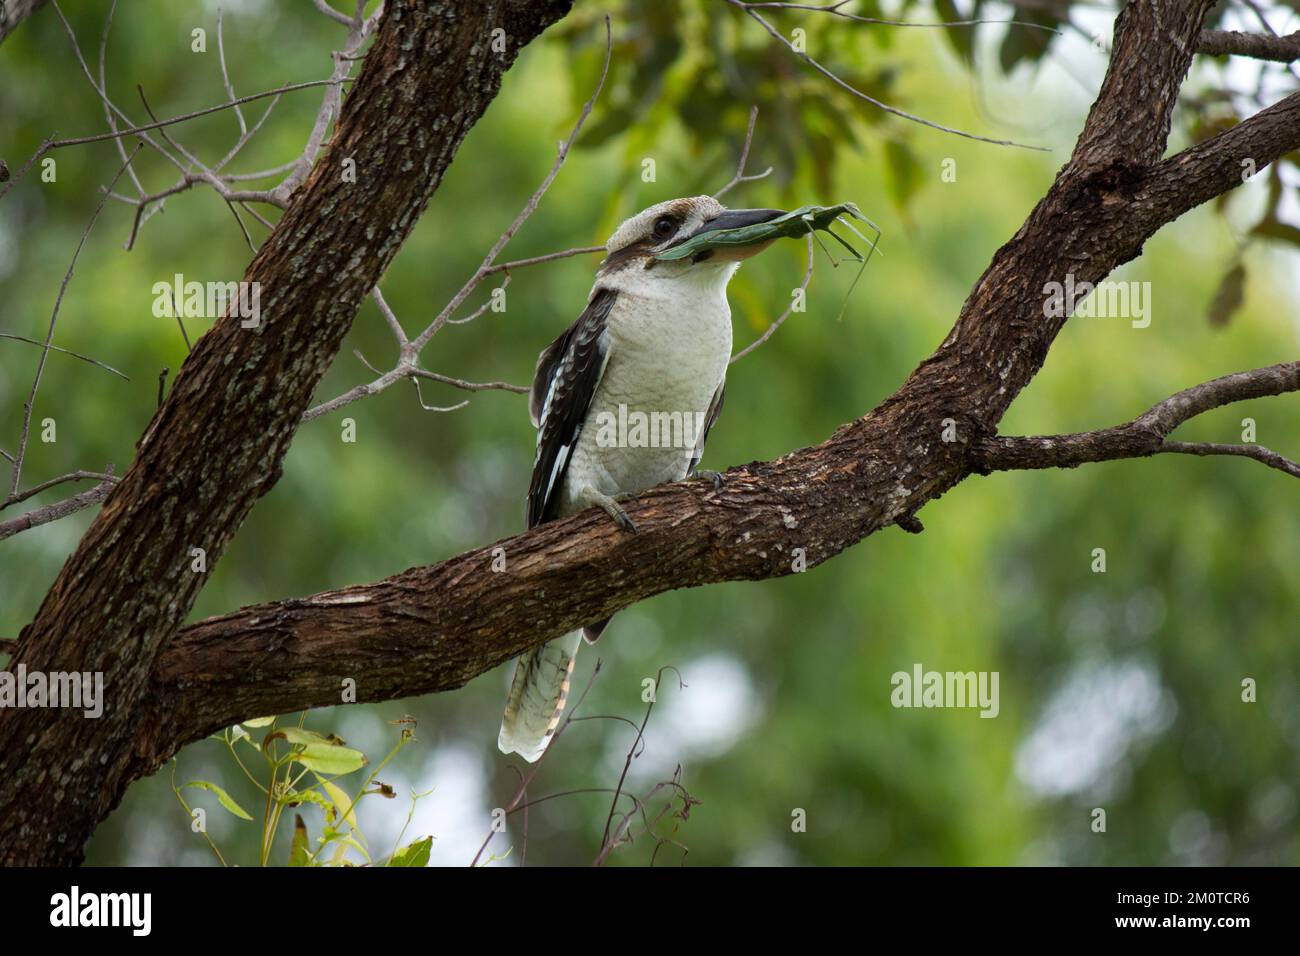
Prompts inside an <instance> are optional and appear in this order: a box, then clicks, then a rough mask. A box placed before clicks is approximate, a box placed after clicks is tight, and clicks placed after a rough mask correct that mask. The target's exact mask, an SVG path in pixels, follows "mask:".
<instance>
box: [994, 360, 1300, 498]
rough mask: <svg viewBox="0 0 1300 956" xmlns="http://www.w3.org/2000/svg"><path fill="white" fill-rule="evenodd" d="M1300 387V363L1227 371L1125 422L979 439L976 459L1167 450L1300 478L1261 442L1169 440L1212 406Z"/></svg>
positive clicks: (1029, 463)
mask: <svg viewBox="0 0 1300 956" xmlns="http://www.w3.org/2000/svg"><path fill="white" fill-rule="evenodd" d="M1295 391H1300V362H1283V363H1281V364H1280V365H1270V366H1268V367H1267V368H1257V369H1254V370H1253V371H1249V372H1237V373H1236V374H1233V375H1225V376H1223V377H1222V378H1216V379H1214V380H1213V381H1210V382H1204V383H1202V384H1200V385H1194V386H1192V387H1191V388H1186V389H1183V390H1182V391H1181V392H1178V393H1177V394H1176V395H1172V396H1170V397H1169V398H1166V399H1165V400H1164V401H1162V402H1159V403H1157V404H1156V405H1153V406H1152V407H1151V408H1150V409H1148V410H1147V411H1146V412H1144V413H1143V414H1141V415H1139V416H1138V417H1137V418H1135V419H1133V420H1132V421H1130V422H1126V423H1125V424H1123V425H1116V426H1114V427H1112V428H1105V429H1101V430H1099V431H1092V432H1078V433H1074V434H1070V435H1050V436H1033V437H1023V438H1022V437H1002V436H999V437H995V438H987V439H983V440H981V441H979V442H978V443H976V445H975V446H974V447H973V448H972V450H971V455H972V459H973V460H974V461H975V462H976V463H977V466H978V467H979V469H980V470H983V471H1012V470H1018V469H1026V468H1074V467H1077V466H1078V465H1082V464H1084V463H1086V462H1095V461H1115V460H1117V459H1121V458H1145V457H1147V456H1149V455H1156V454H1160V453H1162V452H1171V453H1177V454H1184V455H1241V456H1245V457H1248V458H1254V459H1255V460H1257V461H1260V462H1263V463H1264V464H1266V465H1268V466H1270V467H1272V468H1277V469H1279V470H1280V471H1283V472H1285V473H1286V474H1289V475H1291V476H1292V477H1295V478H1300V465H1296V464H1295V463H1294V462H1292V461H1290V460H1288V459H1286V458H1284V457H1283V456H1281V455H1279V454H1278V453H1276V452H1274V451H1270V450H1269V449H1267V448H1264V447H1262V446H1260V445H1221V444H1211V443H1188V442H1171V441H1167V440H1166V439H1167V438H1168V436H1169V434H1170V432H1172V431H1173V430H1174V429H1175V428H1177V427H1178V426H1179V425H1181V424H1183V423H1184V422H1186V421H1188V420H1189V419H1192V418H1195V417H1196V416H1197V415H1200V414H1203V413H1204V412H1207V411H1209V410H1210V409H1214V408H1220V407H1222V406H1224V405H1230V404H1232V403H1234V402H1242V401H1246V400H1248V399H1252V398H1264V397H1266V396H1270V395H1282V394H1284V393H1286V392H1295Z"/></svg>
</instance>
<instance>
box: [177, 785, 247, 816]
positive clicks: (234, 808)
mask: <svg viewBox="0 0 1300 956" xmlns="http://www.w3.org/2000/svg"><path fill="white" fill-rule="evenodd" d="M190 787H197V788H198V789H200V790H207V791H208V792H209V793H214V794H216V796H217V802H218V803H220V804H221V805H222V806H223V807H225V808H226V809H227V810H229V811H230V812H231V813H233V814H234V815H235V816H237V817H239V819H241V820H251V819H253V818H252V817H250V816H249V815H248V814H247V813H246V812H244V808H243V807H241V806H240V805H239V804H237V803H236V802H235V801H234V799H233V798H232V797H231V796H230V794H228V793H226V791H224V790H222V789H221V788H220V787H218V786H217V785H216V784H215V783H208V782H207V781H206V780H191V781H190V782H189V783H187V784H186V785H185V786H183V787H181V789H182V790H188V789H189V788H190Z"/></svg>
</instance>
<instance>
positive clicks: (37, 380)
mask: <svg viewBox="0 0 1300 956" xmlns="http://www.w3.org/2000/svg"><path fill="white" fill-rule="evenodd" d="M140 149H141V147H139V146H136V148H135V149H133V150H132V151H131V154H130V155H129V156H128V157H127V159H126V162H125V163H123V164H122V166H121V168H119V169H118V171H117V173H116V174H115V175H114V176H113V180H112V182H110V183H109V184H108V188H109V189H110V190H111V189H112V188H113V187H114V186H116V185H117V181H118V180H119V179H121V178H122V174H123V173H124V172H126V170H127V167H129V166H130V165H131V161H132V160H133V159H135V157H136V155H137V154H138V153H139V152H140ZM106 202H108V196H107V195H103V196H101V197H100V200H99V204H98V205H96V206H95V211H94V213H92V214H91V217H90V222H88V223H86V228H85V230H84V231H83V232H82V234H81V239H80V240H78V242H77V248H76V251H74V252H73V254H72V261H71V262H70V263H68V271H67V272H65V273H64V275H63V282H62V283H61V284H60V285H59V294H58V296H56V297H55V299H54V311H53V312H51V313H50V326H49V329H48V330H47V331H46V333H45V343H44V345H43V347H42V349H41V360H40V362H38V363H37V365H36V375H35V376H34V377H33V379H32V388H31V392H30V393H29V394H28V396H27V401H26V403H25V404H24V405H23V431H22V437H21V438H20V439H19V441H18V453H17V454H16V455H15V456H14V461H13V476H12V478H11V479H10V482H9V497H10V498H12V497H13V496H15V495H17V494H18V486H19V483H20V482H21V481H22V472H23V458H24V457H25V456H26V454H27V439H28V438H29V437H30V436H31V427H32V406H33V405H35V404H36V392H37V390H38V389H39V388H40V387H41V375H42V374H43V373H44V371H45V360H46V359H47V358H48V357H49V354H50V349H51V346H52V343H53V340H54V326H55V324H56V323H57V322H58V321H59V307H60V306H61V305H62V304H63V294H64V293H65V292H67V290H68V283H69V282H71V281H72V272H73V270H74V269H75V268H76V267H77V258H78V257H79V256H80V255H81V250H82V247H83V246H85V244H86V239H87V238H88V237H89V236H90V230H91V229H93V228H94V226H95V222H96V221H97V220H98V219H99V214H100V213H101V212H102V211H103V210H104V203H106Z"/></svg>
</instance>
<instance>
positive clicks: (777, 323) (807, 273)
mask: <svg viewBox="0 0 1300 956" xmlns="http://www.w3.org/2000/svg"><path fill="white" fill-rule="evenodd" d="M812 273H813V237H812V234H811V233H809V235H808V267H807V268H806V269H804V273H803V281H801V282H800V283H799V293H800V296H802V295H803V294H804V293H806V292H807V291H808V283H809V281H811V280H812ZM794 303H795V296H793V295H792V296H790V304H789V305H787V306H786V307H785V311H784V312H782V313H781V314H780V315H778V316H777V317H776V318H775V319H773V320H772V324H771V325H769V326H768V327H767V329H766V331H764V332H763V334H762V335H760V336H759V337H758V338H757V339H755V340H754V341H753V342H750V343H749V344H748V345H746V346H745V347H744V348H743V349H741V350H740V351H739V352H737V353H736V354H735V355H733V356H732V357H731V362H739V361H740V360H741V359H743V358H744V357H745V356H746V355H748V354H749V353H750V352H752V351H754V349H756V348H758V347H759V346H760V345H762V344H763V343H764V342H766V341H767V340H768V339H770V338H771V337H772V335H773V334H774V333H775V332H776V330H777V329H779V328H780V327H781V323H783V322H784V321H785V320H786V319H788V318H789V317H790V313H791V312H793V311H794Z"/></svg>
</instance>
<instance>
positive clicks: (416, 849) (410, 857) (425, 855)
mask: <svg viewBox="0 0 1300 956" xmlns="http://www.w3.org/2000/svg"><path fill="white" fill-rule="evenodd" d="M432 849H433V837H431V836H427V837H425V838H424V839H423V840H416V841H415V842H414V843H411V844H408V845H407V846H404V847H402V848H401V849H400V850H398V851H397V852H396V853H394V854H393V858H392V859H391V860H389V861H388V865H389V866H428V865H429V851H430V850H432Z"/></svg>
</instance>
